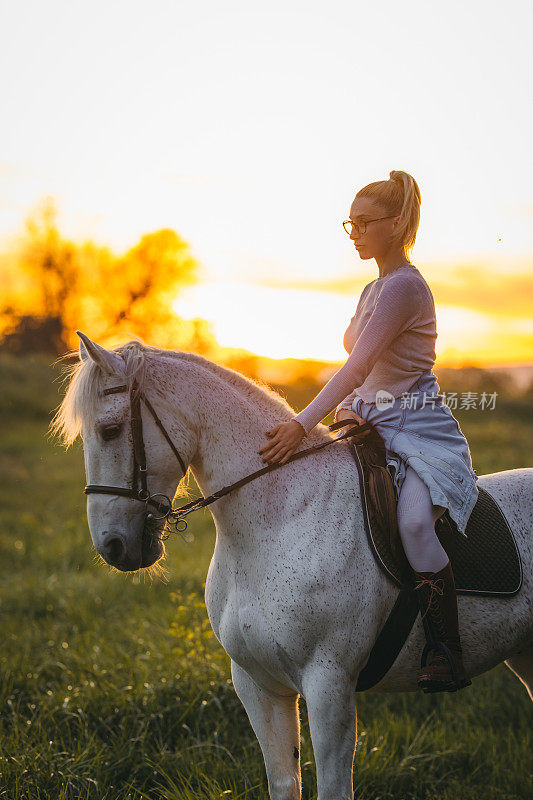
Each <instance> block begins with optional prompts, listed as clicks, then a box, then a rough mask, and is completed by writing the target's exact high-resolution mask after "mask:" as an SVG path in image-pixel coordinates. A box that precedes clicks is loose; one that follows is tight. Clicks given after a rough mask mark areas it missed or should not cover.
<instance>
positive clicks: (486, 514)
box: [349, 442, 522, 597]
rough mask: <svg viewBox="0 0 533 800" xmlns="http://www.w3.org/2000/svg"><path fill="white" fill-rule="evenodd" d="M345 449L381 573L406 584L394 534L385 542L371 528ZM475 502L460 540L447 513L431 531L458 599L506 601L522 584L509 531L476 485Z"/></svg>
mask: <svg viewBox="0 0 533 800" xmlns="http://www.w3.org/2000/svg"><path fill="white" fill-rule="evenodd" d="M349 447H350V450H351V452H352V455H353V457H354V460H355V462H356V464H357V470H358V473H359V483H360V487H361V497H362V500H363V515H364V519H365V528H366V533H367V536H368V541H369V545H370V547H371V549H372V552H373V553H374V555H375V557H376V561H377V562H378V564H379V566H380V567H381V569H382V570H383V571H384V572H385V573H386V574H387V575H388V576H389V577H390V578H392V580H394V582H395V583H397V584H398V585H399V586H405V585H406V582H407V583H409V582H410V581H411V580H412V574H411V575H410V570H409V569H408V568H406V564H407V559H406V557H405V552H404V550H403V546H402V544H401V539H400V536H399V533H398V534H397V538H396V539H395V540H394V539H393V540H392V541H391V540H390V539H389V538H387V537H386V536H384V535H383V533H382V532H380V530H379V526H377V525H373V524H372V521H373V515H374V511H373V509H372V508H371V504H370V502H369V497H368V491H367V490H366V489H367V481H366V480H365V476H364V473H363V467H362V465H361V459H360V458H359V455H358V452H357V448H356V447H355V446H354V445H353V443H352V442H350V444H349ZM478 491H479V497H478V499H477V502H476V505H475V506H474V508H473V509H472V513H471V514H470V517H469V519H468V523H467V526H466V534H467V536H468V539H465V537H464V536H462V534H460V533H459V531H458V530H457V525H456V524H455V522H454V521H453V520H452V519H451V517H450V516H449V513H448V511H447V510H446V511H445V513H444V514H443V515H442V516H441V517H440V518H439V519H438V520H437V522H436V523H435V531H436V533H437V536H438V537H439V540H440V542H441V544H442V546H443V547H444V549H445V550H446V552H447V554H448V557H449V559H450V562H451V564H452V569H453V574H454V578H455V585H456V589H457V593H458V594H479V595H487V596H501V597H509V596H511V595H514V594H516V593H517V592H518V591H519V590H520V587H521V585H522V564H521V561H520V554H519V552H518V548H517V546H516V542H515V540H514V537H513V534H512V531H511V529H510V527H509V524H508V522H507V520H506V518H505V516H504V515H503V513H502V511H501V509H500V507H499V506H498V504H497V502H496V501H495V500H494V498H493V497H492V495H491V494H489V492H487V491H486V490H485V489H483V488H481V487H480V486H478Z"/></svg>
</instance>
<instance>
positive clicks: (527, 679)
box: [505, 650, 533, 700]
mask: <svg viewBox="0 0 533 800" xmlns="http://www.w3.org/2000/svg"><path fill="white" fill-rule="evenodd" d="M505 665H506V666H507V667H509V669H510V670H511V672H514V674H515V675H516V676H517V678H520V680H521V681H522V683H523V684H524V686H525V687H526V689H527V692H528V694H529V696H530V698H531V700H533V650H530V651H525V650H524V652H523V653H518V654H517V655H515V656H511V658H508V659H507V660H506V661H505Z"/></svg>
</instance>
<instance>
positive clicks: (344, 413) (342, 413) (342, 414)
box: [335, 408, 365, 425]
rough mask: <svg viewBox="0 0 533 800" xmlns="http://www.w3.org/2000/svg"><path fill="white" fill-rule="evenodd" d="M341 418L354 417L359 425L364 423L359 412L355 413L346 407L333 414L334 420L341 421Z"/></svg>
mask: <svg viewBox="0 0 533 800" xmlns="http://www.w3.org/2000/svg"><path fill="white" fill-rule="evenodd" d="M343 419H354V420H356V421H357V422H358V423H359V424H360V425H364V422H365V420H364V419H363V418H362V417H360V416H359V414H356V413H355V411H350V409H348V408H341V410H340V411H338V412H337V414H336V415H335V422H341V420H343Z"/></svg>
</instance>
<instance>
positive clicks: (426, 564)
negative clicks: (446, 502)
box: [397, 466, 448, 572]
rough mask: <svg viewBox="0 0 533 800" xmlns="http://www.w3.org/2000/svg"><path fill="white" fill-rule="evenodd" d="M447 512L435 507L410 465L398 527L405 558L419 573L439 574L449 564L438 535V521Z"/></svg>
mask: <svg viewBox="0 0 533 800" xmlns="http://www.w3.org/2000/svg"><path fill="white" fill-rule="evenodd" d="M445 511H446V509H445V508H443V506H435V505H433V503H432V502H431V495H430V493H429V489H428V487H427V486H426V484H425V483H424V481H423V480H422V479H421V478H419V477H418V475H417V474H416V472H415V471H414V469H413V468H412V467H409V466H408V467H407V470H406V474H405V479H404V482H403V485H402V488H401V491H400V496H399V498H398V509H397V514H398V528H399V530H400V536H401V539H402V544H403V547H404V550H405V555H406V556H407V559H408V561H409V563H410V564H411V566H412V567H413V569H415V570H416V571H417V572H439V571H440V570H441V569H442V568H443V567H444V566H446V564H447V563H448V555H447V553H446V550H445V549H444V548H443V546H442V545H441V543H440V542H439V539H438V536H437V534H436V533H435V522H436V520H437V519H438V518H439V517H440V516H441V514H443V513H444V512H445Z"/></svg>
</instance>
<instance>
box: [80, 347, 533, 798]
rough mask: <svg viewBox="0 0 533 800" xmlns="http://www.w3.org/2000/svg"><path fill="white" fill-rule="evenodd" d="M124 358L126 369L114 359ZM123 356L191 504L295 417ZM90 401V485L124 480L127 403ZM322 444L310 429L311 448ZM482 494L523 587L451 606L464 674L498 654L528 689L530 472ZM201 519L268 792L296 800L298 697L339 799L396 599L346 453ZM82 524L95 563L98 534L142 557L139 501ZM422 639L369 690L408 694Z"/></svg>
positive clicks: (220, 626) (202, 370) (151, 356)
mask: <svg viewBox="0 0 533 800" xmlns="http://www.w3.org/2000/svg"><path fill="white" fill-rule="evenodd" d="M87 341H88V343H89V344H88V345H87V347H86V348H84V349H85V353H82V355H83V357H84V358H85V359H89V358H90V359H92V360H93V361H94V362H95V363H96V364H98V365H99V367H100V368H101V372H102V373H103V377H102V380H101V381H100V384H101V385H102V386H105V387H107V386H112V385H115V384H116V382H117V380H123V378H124V375H123V372H122V371H121V367H120V360H121V359H120V357H119V356H118V355H117V354H116V353H112V352H110V351H106V350H104V349H103V348H100V347H99V346H97V345H94V343H91V342H90V340H87ZM138 347H141V346H140V345H139V346H138ZM132 350H133V346H132ZM123 357H125V358H126V361H127V363H128V364H130V361H129V360H128V359H129V353H128V352H127V351H126V352H125V354H124V355H123ZM135 357H136V359H137V360H136V362H135V363H136V364H137V365H138V364H139V359H141V360H142V362H143V364H142V367H143V370H144V378H143V377H142V374H141V373H139V372H138V375H139V377H140V380H141V381H142V382H143V384H142V385H143V387H144V389H145V391H146V393H147V396H148V397H149V398H150V400H151V401H152V403H153V404H154V405H155V406H156V408H157V410H158V412H159V413H160V416H161V417H162V419H163V422H164V424H165V426H166V428H167V430H168V431H169V433H170V435H171V437H172V439H173V441H174V442H175V443H176V445H177V446H178V448H179V450H180V452H181V453H182V455H183V457H184V458H185V459H186V463H188V464H190V465H191V469H192V471H193V473H194V476H195V477H196V479H197V481H198V484H199V486H200V488H201V490H202V491H203V492H204V494H207V493H210V492H212V491H214V490H215V489H217V488H220V487H222V486H224V485H226V484H228V483H230V482H232V481H235V480H237V479H238V478H240V477H242V476H243V475H246V474H248V473H249V472H251V471H253V470H255V469H257V468H258V467H259V466H260V463H259V456H258V455H257V450H258V448H259V447H260V446H261V444H262V443H263V441H264V435H265V431H267V430H269V429H270V428H271V427H272V426H273V425H274V424H276V423H278V422H281V421H285V420H288V419H290V418H291V416H292V413H293V412H292V409H290V408H289V406H288V405H287V404H285V403H284V402H283V401H281V400H280V399H279V398H277V397H276V396H274V395H273V394H269V393H268V392H267V391H266V390H265V389H264V388H262V387H259V386H256V385H252V384H251V383H250V382H249V381H247V380H246V379H245V378H242V376H239V375H236V374H235V373H233V372H232V371H230V370H226V369H224V368H222V367H219V366H217V365H215V364H212V363H211V362H209V361H206V360H205V359H203V358H201V357H199V356H195V355H192V354H185V353H173V352H169V351H156V350H149V349H145V350H140V351H139V352H137V353H135ZM141 357H142V358H141ZM131 363H133V362H131ZM128 368H129V367H127V369H128ZM93 400H94V398H93ZM95 404H96V405H95V415H94V418H93V420H92V421H90V420H88V419H86V420H85V421H84V430H83V437H84V450H85V456H86V466H87V478H88V481H89V482H91V483H107V484H112V485H121V484H122V483H123V482H127V481H128V479H129V477H130V468H131V437H130V436H129V435H128V420H129V404H128V402H127V397H125V396H124V395H110V396H108V397H106V398H102V399H98V400H95ZM95 419H97V424H95ZM106 421H109V422H112V423H113V424H114V425H116V424H123V425H124V434H123V436H121V437H118V438H117V439H115V440H113V442H107V444H106V446H105V447H103V445H102V441H101V439H100V438H99V434H98V431H99V430H100V429H101V426H102V425H105V423H106ZM99 426H100V428H99ZM328 436H329V434H328V433H327V431H326V429H325V428H324V427H322V426H318V427H317V429H316V430H315V431H314V432H313V433H312V434H311V436H310V437H309V438H310V439H311V442H309V443H310V444H313V443H315V442H318V441H323V440H324V439H326V438H327V437H328ZM145 440H146V449H147V454H148V468H149V472H148V482H149V488H150V490H151V491H152V492H164V493H165V494H170V496H172V494H173V492H174V490H175V488H176V485H177V483H178V480H179V479H180V478H181V475H180V473H179V468H178V466H177V464H176V461H175V459H174V458H173V456H172V454H171V453H169V448H168V445H167V444H166V442H165V441H164V440H163V439H162V437H161V434H160V432H159V431H158V430H157V428H156V427H155V425H154V424H153V423H152V422H151V419H150V418H149V417H148V416H147V415H146V416H145ZM119 481H120V482H121V483H118V482H119ZM124 485H127V484H126V483H124ZM479 485H480V486H483V488H485V489H486V490H487V491H489V492H490V493H492V495H493V496H494V498H495V499H496V501H497V502H498V503H499V505H500V507H501V508H502V510H503V512H504V513H505V515H506V516H507V519H508V521H509V523H510V525H511V528H512V530H513V532H514V534H515V536H516V539H517V543H518V547H519V550H520V554H521V557H522V559H523V565H524V580H523V587H522V590H521V591H520V592H519V593H518V595H516V596H515V597H512V598H506V599H499V598H485V597H470V596H467V597H465V596H461V597H459V619H460V628H461V639H462V643H463V649H464V661H465V666H466V669H467V672H468V673H469V675H470V676H472V677H475V676H477V675H479V674H481V673H482V672H485V671H487V670H489V669H491V668H492V667H494V666H496V665H497V664H499V663H500V662H501V661H503V660H505V659H506V660H507V661H506V663H507V664H508V665H509V666H510V667H512V668H513V669H514V670H515V671H516V672H517V673H519V674H520V676H521V677H522V679H523V680H524V681H525V682H526V683H529V687H530V689H531V687H533V549H532V531H533V469H517V470H509V471H505V472H501V473H495V474H491V475H482V476H480V477H479ZM210 508H211V509H212V512H213V516H214V519H215V524H216V544H215V550H214V553H213V557H212V560H211V564H210V566H209V572H208V576H207V583H206V592H205V600H206V606H207V612H208V614H209V619H210V621H211V625H212V627H213V630H214V632H215V635H216V636H217V638H218V639H219V641H220V643H221V645H222V646H223V647H224V649H225V650H226V652H227V653H228V655H229V656H230V658H231V670H232V677H233V683H234V686H235V690H236V692H237V694H238V696H239V697H240V699H241V700H242V702H243V704H244V707H245V708H246V711H247V713H248V716H249V719H250V721H251V724H252V726H253V729H254V731H255V733H256V735H257V737H258V739H259V742H260V744H261V748H262V750H263V754H264V757H265V764H266V769H267V775H268V782H269V789H270V796H271V798H273V800H274V799H275V800H280V798H283V800H299V798H300V791H301V780H300V758H299V746H300V741H299V716H298V699H299V696H300V695H303V696H304V697H305V701H306V704H307V711H308V716H309V723H310V730H311V737H312V743H313V748H314V754H315V759H316V765H317V778H318V797H319V800H332V798H335V800H350V799H351V798H352V796H353V793H352V762H353V756H354V747H355V742H356V703H355V700H356V695H355V685H356V682H357V677H358V674H359V672H360V670H361V669H362V667H363V666H364V665H365V662H366V660H367V658H368V655H369V653H370V651H371V649H372V646H373V644H374V641H375V639H376V636H377V634H378V632H379V630H380V628H381V626H382V625H383V623H384V621H385V619H386V618H387V616H388V614H389V612H390V610H391V608H392V606H393V604H394V601H395V599H396V596H397V592H398V590H397V588H396V587H395V586H394V585H393V584H392V583H391V582H390V581H389V580H388V579H387V578H386V577H385V576H384V574H383V573H382V572H381V571H380V569H379V568H378V566H377V564H376V562H375V560H374V557H373V555H372V553H371V551H370V549H369V547H368V543H367V540H366V536H365V532H364V527H363V516H362V508H361V498H360V496H359V482H358V480H357V475H356V466H355V464H354V461H353V458H352V456H351V454H350V453H349V451H348V449H347V447H346V446H345V444H344V443H342V442H339V443H338V445H332V446H331V447H329V448H326V449H325V450H323V451H321V452H320V453H317V454H314V455H313V456H311V457H309V458H307V459H302V460H300V461H297V462H294V463H291V464H288V465H286V466H285V467H283V468H282V469H279V470H276V471H274V472H271V473H269V474H268V475H266V476H264V477H263V478H260V479H259V480H257V481H254V482H252V483H250V484H248V485H247V486H245V487H243V488H242V489H240V490H239V491H237V492H235V493H234V494H232V495H229V496H228V497H225V498H223V499H222V500H220V501H218V502H217V503H215V504H213V505H212V506H210ZM88 517H89V524H90V529H91V535H92V538H93V542H94V544H95V547H96V548H97V550H99V552H101V553H102V554H103V555H104V557H105V554H106V553H107V556H108V557H109V552H108V551H106V549H105V539H106V536H108V535H109V532H110V531H113V533H114V535H115V536H117V537H119V538H120V539H121V541H122V543H123V546H124V548H125V552H126V556H127V557H128V558H130V557H133V556H132V554H135V553H140V548H141V544H140V542H141V540H142V533H143V525H144V524H145V522H144V506H143V505H142V504H141V503H139V502H138V501H134V500H129V499H126V498H119V497H115V498H112V497H105V496H103V495H90V496H89V498H88ZM172 546H174V547H180V546H184V545H181V544H180V543H179V542H173V544H172ZM116 566H119V568H121V567H120V564H118V565H116ZM423 643H424V637H423V631H422V625H421V622H420V618H419V619H418V620H417V622H416V623H415V626H414V628H413V631H412V633H411V635H410V636H409V639H408V641H407V642H406V644H405V646H404V648H403V650H402V652H401V653H400V655H399V657H398V659H397V660H396V662H395V664H394V665H393V667H392V669H391V670H390V671H389V673H388V674H387V675H386V677H385V678H384V679H383V680H382V681H381V683H380V684H378V686H377V687H375V689H374V691H378V692H390V691H393V692H396V691H407V692H414V691H416V690H417V682H416V681H417V670H418V666H419V659H420V653H421V650H422V647H423ZM471 691H475V683H474V686H473V688H472V689H471ZM413 702H416V700H414V701H413ZM502 703H505V698H502ZM480 724H482V723H481V722H480Z"/></svg>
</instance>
